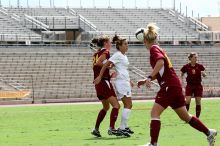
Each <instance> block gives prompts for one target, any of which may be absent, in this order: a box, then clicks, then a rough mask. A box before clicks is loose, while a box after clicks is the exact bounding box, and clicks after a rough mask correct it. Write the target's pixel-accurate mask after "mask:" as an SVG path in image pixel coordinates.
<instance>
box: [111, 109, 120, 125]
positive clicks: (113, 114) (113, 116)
mask: <svg viewBox="0 0 220 146" xmlns="http://www.w3.org/2000/svg"><path fill="white" fill-rule="evenodd" d="M117 118H118V108H112V111H111V115H110V128H112V129H115V122H116V120H117Z"/></svg>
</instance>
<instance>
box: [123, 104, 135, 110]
mask: <svg viewBox="0 0 220 146" xmlns="http://www.w3.org/2000/svg"><path fill="white" fill-rule="evenodd" d="M132 106H133V105H132V103H126V104H125V105H124V108H127V109H131V108H132Z"/></svg>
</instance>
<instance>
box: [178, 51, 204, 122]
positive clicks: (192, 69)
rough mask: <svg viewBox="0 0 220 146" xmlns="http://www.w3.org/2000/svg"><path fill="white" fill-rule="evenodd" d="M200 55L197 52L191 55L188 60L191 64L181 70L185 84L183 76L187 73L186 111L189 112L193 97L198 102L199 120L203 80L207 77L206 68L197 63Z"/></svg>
mask: <svg viewBox="0 0 220 146" xmlns="http://www.w3.org/2000/svg"><path fill="white" fill-rule="evenodd" d="M197 58H198V55H197V53H195V52H192V53H190V54H189V56H188V59H189V61H190V63H188V64H186V65H184V66H183V67H182V68H181V78H182V83H184V82H183V76H184V74H185V73H186V74H187V77H186V82H187V85H186V88H185V98H186V109H187V111H188V110H189V107H190V102H191V98H192V95H194V97H195V101H196V117H197V118H199V116H200V113H201V97H202V92H203V87H202V84H201V82H202V78H201V76H203V77H206V73H205V72H204V71H205V68H204V66H203V65H202V64H199V63H197Z"/></svg>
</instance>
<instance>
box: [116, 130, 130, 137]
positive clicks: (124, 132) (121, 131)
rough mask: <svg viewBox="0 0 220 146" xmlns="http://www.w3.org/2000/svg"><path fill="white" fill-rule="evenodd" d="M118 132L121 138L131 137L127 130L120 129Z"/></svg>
mask: <svg viewBox="0 0 220 146" xmlns="http://www.w3.org/2000/svg"><path fill="white" fill-rule="evenodd" d="M118 132H119V133H120V135H121V136H126V137H130V136H131V135H130V134H129V133H128V132H127V130H126V129H120V128H118Z"/></svg>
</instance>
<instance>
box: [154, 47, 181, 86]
mask: <svg viewBox="0 0 220 146" xmlns="http://www.w3.org/2000/svg"><path fill="white" fill-rule="evenodd" d="M160 59H163V60H164V67H163V68H162V69H161V70H160V72H159V73H158V74H157V75H156V78H157V80H158V83H159V84H160V86H161V87H167V86H178V87H181V83H180V80H179V78H178V76H177V75H176V73H175V70H174V69H173V65H172V63H171V62H170V59H169V58H168V56H167V55H166V53H165V51H164V50H163V49H161V48H160V47H159V46H157V45H153V46H152V47H151V48H150V64H151V67H152V68H154V67H155V65H156V63H157V61H158V60H160Z"/></svg>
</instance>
